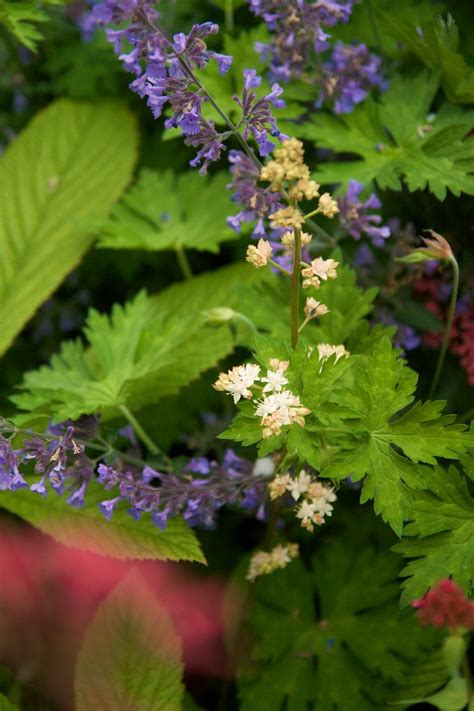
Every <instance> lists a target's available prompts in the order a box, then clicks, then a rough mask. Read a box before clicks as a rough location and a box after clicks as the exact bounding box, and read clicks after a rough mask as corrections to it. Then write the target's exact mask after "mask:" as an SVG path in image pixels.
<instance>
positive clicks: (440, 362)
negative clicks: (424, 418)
mask: <svg viewBox="0 0 474 711" xmlns="http://www.w3.org/2000/svg"><path fill="white" fill-rule="evenodd" d="M449 263H450V264H451V267H452V269H453V289H452V292H451V300H450V302H449V309H448V317H447V320H446V329H445V332H444V338H443V344H442V346H441V350H440V352H439V356H438V362H437V364H436V370H435V374H434V376H433V380H432V383H431V387H430V391H429V394H428V399H429V400H431V399H432V397H433V395H434V394H435V392H436V388H437V387H438V383H439V379H440V376H441V372H442V370H443V365H444V361H445V359H446V353H447V351H448V346H449V338H450V336H451V329H452V327H453V320H454V314H455V311H456V303H457V299H458V291H459V265H458V263H457V261H456V258H455V256H454V255H451V257H450V258H449Z"/></svg>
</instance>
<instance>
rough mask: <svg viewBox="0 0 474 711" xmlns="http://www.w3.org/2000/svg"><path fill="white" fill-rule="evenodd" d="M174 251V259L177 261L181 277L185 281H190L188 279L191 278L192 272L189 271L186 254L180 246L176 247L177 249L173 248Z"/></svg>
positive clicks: (189, 266)
mask: <svg viewBox="0 0 474 711" xmlns="http://www.w3.org/2000/svg"><path fill="white" fill-rule="evenodd" d="M174 251H175V253H176V258H177V260H178V264H179V268H180V269H181V272H182V274H183V277H184V278H185V279H186V281H190V279H192V278H193V272H192V270H191V265H190V264H189V260H188V258H187V256H186V252H185V251H184V249H183V248H182V247H181V245H178V246H177V247H175V248H174Z"/></svg>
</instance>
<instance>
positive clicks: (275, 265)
mask: <svg viewBox="0 0 474 711" xmlns="http://www.w3.org/2000/svg"><path fill="white" fill-rule="evenodd" d="M270 264H271V265H272V267H275V269H278V270H279V271H280V272H281V273H282V274H284V275H285V276H287V277H290V279H291V272H289V271H288V269H285V268H284V267H282V266H281V264H278V262H274V261H273V259H270Z"/></svg>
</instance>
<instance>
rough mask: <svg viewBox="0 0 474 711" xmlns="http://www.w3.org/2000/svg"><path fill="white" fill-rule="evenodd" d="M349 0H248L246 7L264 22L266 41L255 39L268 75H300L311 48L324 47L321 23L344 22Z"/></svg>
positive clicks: (285, 78) (284, 78)
mask: <svg viewBox="0 0 474 711" xmlns="http://www.w3.org/2000/svg"><path fill="white" fill-rule="evenodd" d="M352 4H353V0H342V2H335V0H319V1H318V2H311V1H307V0H249V5H250V9H251V10H252V11H253V12H254V13H255V15H257V16H258V17H261V18H262V19H263V20H264V21H265V22H266V24H267V26H268V28H269V30H270V31H271V32H272V34H273V37H272V40H271V42H270V43H266V44H264V43H260V42H259V43H257V44H256V49H257V51H258V52H259V53H260V54H261V56H262V59H264V60H269V61H270V75H271V77H272V78H273V79H276V80H277V81H282V82H285V83H287V82H288V81H290V79H298V78H300V77H302V76H303V75H304V74H305V73H306V70H307V69H308V65H309V63H310V60H311V55H312V53H314V52H321V51H323V50H325V49H327V47H328V38H329V35H328V34H327V32H325V30H324V29H323V27H333V26H334V25H336V24H337V23H339V22H347V21H348V19H349V17H350V14H351V12H352Z"/></svg>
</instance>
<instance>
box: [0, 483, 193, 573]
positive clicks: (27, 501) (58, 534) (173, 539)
mask: <svg viewBox="0 0 474 711" xmlns="http://www.w3.org/2000/svg"><path fill="white" fill-rule="evenodd" d="M106 498H108V496H107V492H105V491H104V489H103V487H102V486H100V485H98V484H97V485H93V484H91V485H90V487H89V489H88V494H87V500H86V503H85V504H84V506H83V507H82V508H79V509H75V508H73V507H72V506H70V505H69V504H67V503H66V501H65V499H64V498H63V497H59V496H58V497H57V496H49V497H48V498H47V500H44V499H43V498H42V497H41V496H38V494H36V493H33V492H31V491H21V492H11V491H1V492H0V507H2V508H4V509H7V510H8V511H11V512H12V513H15V514H17V515H18V516H21V518H23V519H24V520H25V521H28V522H29V523H31V524H32V525H33V526H36V527H37V528H39V529H40V530H41V531H43V532H44V533H47V534H49V535H50V536H52V537H53V538H54V539H55V540H57V541H59V542H60V543H64V544H65V545H68V546H72V547H75V548H80V549H82V550H89V551H93V552H94V553H99V554H101V555H110V556H112V557H114V558H120V559H122V560H126V559H131V558H134V559H138V560H148V559H149V560H196V561H199V562H201V563H203V562H204V558H203V555H202V552H201V549H200V546H199V543H198V540H197V538H196V536H195V534H194V532H193V531H191V530H190V529H189V528H188V526H187V525H186V524H185V523H184V521H183V520H182V519H180V518H175V519H171V520H170V521H169V522H168V525H167V527H166V529H165V530H164V531H160V530H159V529H157V527H156V526H154V525H153V523H152V522H151V520H150V519H148V518H144V519H143V520H141V521H135V519H133V518H132V517H131V516H130V515H129V514H128V513H127V506H126V505H125V504H123V505H119V507H117V509H116V510H115V512H114V515H113V517H112V518H111V520H110V521H106V519H105V518H104V516H103V514H102V513H101V512H100V510H99V502H100V501H103V500H104V499H106ZM109 498H110V496H109Z"/></svg>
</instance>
